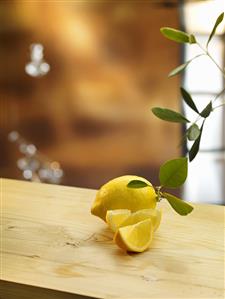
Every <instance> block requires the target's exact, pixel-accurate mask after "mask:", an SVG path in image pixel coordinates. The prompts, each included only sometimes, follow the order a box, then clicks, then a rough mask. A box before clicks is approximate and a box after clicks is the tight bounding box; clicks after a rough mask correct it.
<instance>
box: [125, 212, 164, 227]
mask: <svg viewBox="0 0 225 299" xmlns="http://www.w3.org/2000/svg"><path fill="white" fill-rule="evenodd" d="M161 217H162V212H161V210H157V209H143V210H139V211H137V212H135V213H132V214H131V215H130V216H129V217H127V218H126V219H124V221H123V222H122V223H120V225H119V226H120V227H124V226H128V225H132V224H136V223H138V222H140V221H143V220H145V219H149V218H150V219H151V221H152V225H153V228H154V231H156V230H157V228H158V227H159V225H160V222H161Z"/></svg>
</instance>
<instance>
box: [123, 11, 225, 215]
mask: <svg viewBox="0 0 225 299" xmlns="http://www.w3.org/2000/svg"><path fill="white" fill-rule="evenodd" d="M223 18H224V13H221V14H220V15H219V17H218V18H217V20H216V22H215V24H214V26H213V29H212V31H211V33H210V35H209V38H208V41H207V43H206V46H205V47H204V46H202V45H201V44H200V43H199V42H198V41H197V39H196V37H195V36H194V35H193V34H189V33H186V32H183V31H180V30H176V29H174V28H169V27H163V28H161V29H160V31H161V33H162V34H163V35H164V36H165V37H166V38H168V39H170V40H172V41H175V42H178V43H188V44H190V45H191V44H197V45H198V46H199V47H200V49H201V50H202V53H201V54H199V55H197V56H195V57H193V58H192V59H190V60H188V61H187V62H185V63H183V64H181V65H180V66H178V67H176V68H175V69H174V70H172V71H171V72H170V73H169V75H168V77H173V76H175V75H177V74H180V73H181V72H182V71H183V70H185V68H186V67H187V66H188V65H189V64H190V63H191V62H192V61H193V60H195V59H197V58H199V57H201V56H207V57H208V58H209V59H210V60H211V61H212V62H213V63H214V64H215V65H216V67H217V68H218V69H219V70H220V72H221V73H222V76H223V77H224V78H225V69H224V68H222V67H221V66H219V65H218V63H217V62H216V61H215V59H214V58H213V56H212V55H211V54H210V52H209V50H208V46H209V43H210V41H211V40H212V38H213V36H214V35H215V33H216V29H217V27H218V26H219V24H220V23H221V22H222V21H223ZM180 92H181V95H182V98H183V100H184V102H185V103H186V104H187V105H188V106H189V107H190V108H191V109H192V110H193V111H194V112H195V113H196V114H197V117H196V119H195V120H193V121H190V120H189V119H187V118H186V117H185V116H184V115H183V114H181V113H180V112H176V111H173V110H171V109H168V108H160V107H154V108H152V112H153V114H154V115H155V116H157V117H158V118H160V119H162V120H164V121H169V122H175V123H180V124H185V125H188V124H189V126H188V128H187V129H186V132H185V134H184V136H183V138H182V142H183V141H185V140H189V141H191V142H193V144H192V147H191V149H190V151H189V153H188V155H189V161H192V160H193V159H194V158H195V157H196V155H197V154H198V152H199V147H200V142H201V137H202V132H203V128H204V125H205V122H206V120H207V119H208V117H209V116H210V115H211V113H212V112H213V111H214V110H215V109H217V108H220V107H222V106H223V105H225V102H223V103H221V104H219V105H216V106H215V105H214V104H215V102H216V101H217V100H218V99H219V98H220V97H221V96H222V95H223V94H224V93H225V88H224V89H223V90H222V91H221V92H220V93H219V94H217V96H216V97H215V98H214V99H213V100H211V101H210V102H209V103H207V105H206V106H205V107H204V109H203V110H202V111H199V110H198V108H197V105H196V103H195V102H194V100H193V98H192V96H191V95H190V93H189V92H188V91H187V90H186V89H184V88H183V87H181V88H180ZM199 122H201V124H199ZM187 174H188V159H187V158H186V157H181V158H178V159H173V160H169V161H167V162H166V163H165V164H163V165H162V166H161V167H160V171H159V181H160V186H156V187H154V189H155V192H156V194H157V201H161V200H162V199H166V200H167V201H168V202H169V204H170V205H171V207H172V208H173V209H174V210H175V211H176V212H177V213H178V214H180V215H187V214H189V213H190V212H191V211H192V210H193V207H192V206H191V205H189V204H188V203H186V202H184V201H183V200H182V199H179V198H177V197H176V196H175V195H173V194H170V193H168V192H164V191H163V189H164V188H165V187H166V188H178V187H180V186H181V185H182V184H183V183H184V182H185V180H186V178H187ZM127 187H128V188H145V187H148V184H146V183H145V182H143V181H140V180H132V181H130V182H129V183H128V185H127Z"/></svg>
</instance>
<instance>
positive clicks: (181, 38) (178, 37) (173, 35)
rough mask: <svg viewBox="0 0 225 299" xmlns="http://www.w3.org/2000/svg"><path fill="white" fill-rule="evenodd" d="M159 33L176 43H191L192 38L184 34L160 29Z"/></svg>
mask: <svg viewBox="0 0 225 299" xmlns="http://www.w3.org/2000/svg"><path fill="white" fill-rule="evenodd" d="M160 31H161V33H162V34H163V35H164V36H165V37H166V38H168V39H170V40H173V41H175V42H178V43H193V37H190V35H189V34H188V33H186V32H183V31H180V30H177V29H174V28H170V27H162V28H161V29H160Z"/></svg>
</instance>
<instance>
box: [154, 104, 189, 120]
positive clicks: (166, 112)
mask: <svg viewBox="0 0 225 299" xmlns="http://www.w3.org/2000/svg"><path fill="white" fill-rule="evenodd" d="M152 112H153V114H154V115H155V116H157V117H158V118H160V119H162V120H166V121H171V122H176V123H188V122H190V121H189V120H188V119H187V118H185V117H184V115H182V114H180V113H178V112H175V111H173V110H170V109H166V108H160V107H154V108H152Z"/></svg>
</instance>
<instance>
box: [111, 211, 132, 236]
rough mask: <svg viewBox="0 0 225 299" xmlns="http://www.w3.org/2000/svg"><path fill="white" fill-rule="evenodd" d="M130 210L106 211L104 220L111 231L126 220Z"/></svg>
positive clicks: (115, 229) (114, 230)
mask: <svg viewBox="0 0 225 299" xmlns="http://www.w3.org/2000/svg"><path fill="white" fill-rule="evenodd" d="M130 214H131V211H130V210H127V209H121V210H108V211H107V213H106V222H107V223H108V225H109V227H110V228H111V230H112V231H113V232H116V231H117V229H118V228H119V227H120V225H121V223H122V222H124V221H126V219H127V218H128V217H129V216H130Z"/></svg>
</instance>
